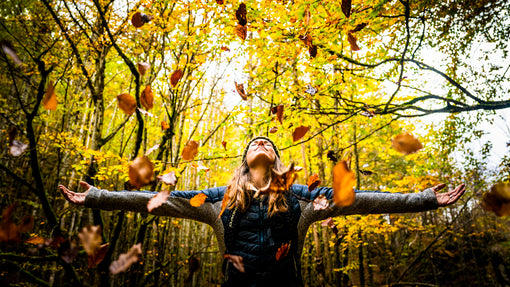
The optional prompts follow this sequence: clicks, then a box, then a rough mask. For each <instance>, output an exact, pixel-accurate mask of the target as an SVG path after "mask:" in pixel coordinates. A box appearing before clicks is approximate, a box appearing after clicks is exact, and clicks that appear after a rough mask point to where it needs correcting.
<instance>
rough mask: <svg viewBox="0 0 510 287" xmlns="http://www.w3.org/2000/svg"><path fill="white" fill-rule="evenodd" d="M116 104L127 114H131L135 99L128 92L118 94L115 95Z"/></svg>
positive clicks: (134, 108) (134, 107) (134, 106)
mask: <svg viewBox="0 0 510 287" xmlns="http://www.w3.org/2000/svg"><path fill="white" fill-rule="evenodd" d="M117 104H118V105H119V109H121V110H122V111H123V112H124V113H126V114H127V115H131V114H132V113H134V112H135V110H136V99H135V98H134V97H133V96H131V95H130V94H120V95H118V96H117Z"/></svg>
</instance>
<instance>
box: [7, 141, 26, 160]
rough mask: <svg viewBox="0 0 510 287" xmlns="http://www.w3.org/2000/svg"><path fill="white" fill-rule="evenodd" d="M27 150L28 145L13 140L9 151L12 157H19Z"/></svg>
mask: <svg viewBox="0 0 510 287" xmlns="http://www.w3.org/2000/svg"><path fill="white" fill-rule="evenodd" d="M27 148H28V145H27V144H25V143H22V142H20V141H18V140H13V141H12V145H11V147H10V149H9V151H10V152H11V154H12V155H13V156H20V155H21V154H22V153H24V152H25V150H26V149H27Z"/></svg>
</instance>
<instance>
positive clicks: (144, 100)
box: [140, 85, 154, 110]
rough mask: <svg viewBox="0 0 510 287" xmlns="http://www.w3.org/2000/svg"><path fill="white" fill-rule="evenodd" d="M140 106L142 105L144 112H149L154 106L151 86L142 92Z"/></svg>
mask: <svg viewBox="0 0 510 287" xmlns="http://www.w3.org/2000/svg"><path fill="white" fill-rule="evenodd" d="M140 104H142V106H143V107H144V108H145V109H146V110H150V109H152V107H153V106H154V94H153V93H152V89H151V85H147V86H145V89H144V90H143V91H142V94H141V95H140Z"/></svg>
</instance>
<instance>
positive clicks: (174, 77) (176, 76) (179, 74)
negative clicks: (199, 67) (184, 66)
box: [170, 69, 184, 87]
mask: <svg viewBox="0 0 510 287" xmlns="http://www.w3.org/2000/svg"><path fill="white" fill-rule="evenodd" d="M182 76H184V72H183V71H182V70H181V69H177V70H175V71H174V72H173V73H172V76H170V84H171V85H172V87H175V86H177V83H179V80H180V79H181V78H182Z"/></svg>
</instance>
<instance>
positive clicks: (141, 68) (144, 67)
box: [136, 62, 151, 76]
mask: <svg viewBox="0 0 510 287" xmlns="http://www.w3.org/2000/svg"><path fill="white" fill-rule="evenodd" d="M136 65H137V68H138V72H139V73H140V75H142V76H143V75H145V73H147V71H148V70H149V69H150V68H151V64H149V63H147V62H140V63H137V64H136Z"/></svg>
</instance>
